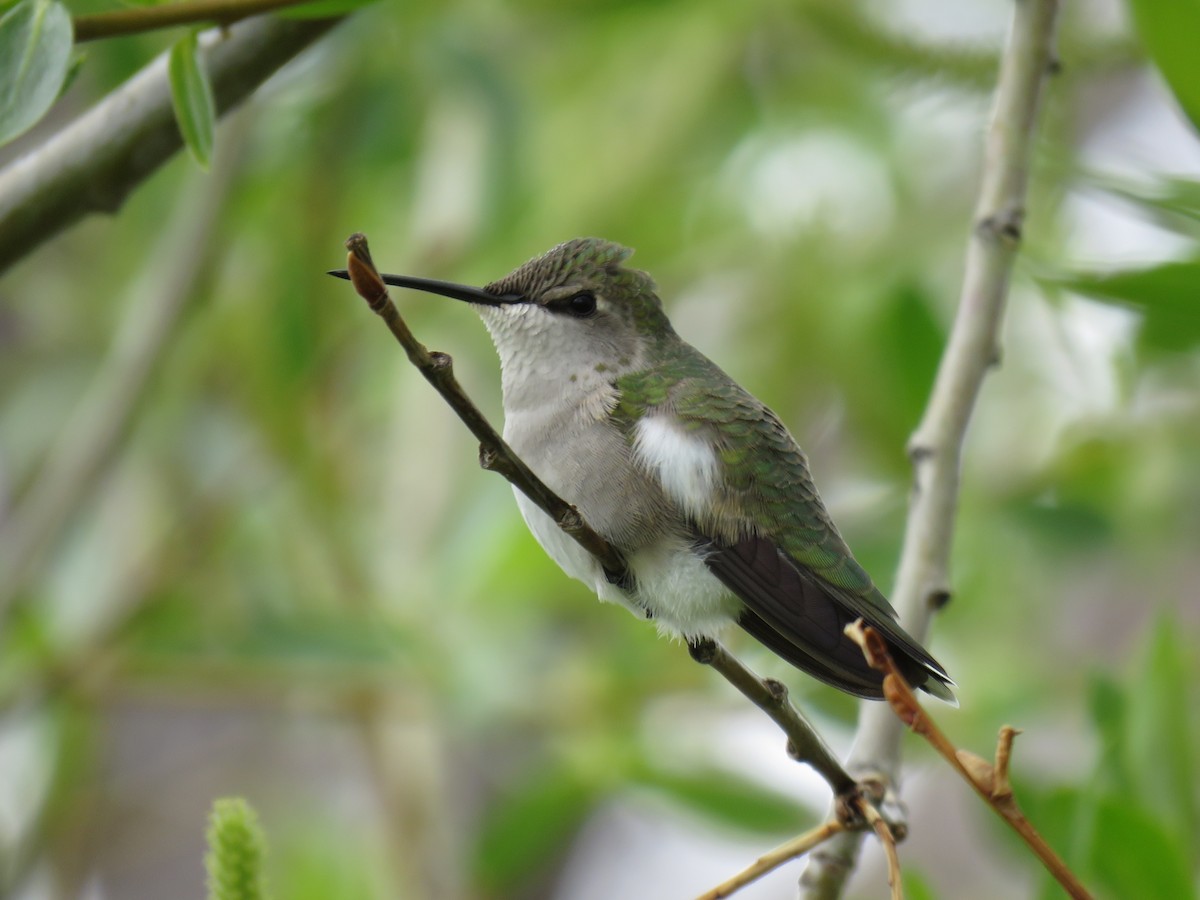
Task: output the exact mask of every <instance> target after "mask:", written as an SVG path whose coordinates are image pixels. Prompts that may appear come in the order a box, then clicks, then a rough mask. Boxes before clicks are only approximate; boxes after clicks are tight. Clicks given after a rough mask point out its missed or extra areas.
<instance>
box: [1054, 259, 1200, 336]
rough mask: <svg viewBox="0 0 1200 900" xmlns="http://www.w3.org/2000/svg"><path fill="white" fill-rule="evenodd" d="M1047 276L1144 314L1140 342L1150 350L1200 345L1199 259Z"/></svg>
mask: <svg viewBox="0 0 1200 900" xmlns="http://www.w3.org/2000/svg"><path fill="white" fill-rule="evenodd" d="M1043 280H1044V281H1045V282H1046V283H1048V284H1051V285H1056V286H1058V287H1061V288H1064V289H1066V290H1068V291H1074V292H1075V293H1077V294H1083V295H1084V296H1087V297H1091V298H1092V299H1095V300H1101V301H1104V302H1107V303H1112V304H1115V305H1118V306H1124V307H1127V308H1129V309H1133V310H1136V311H1137V312H1139V313H1141V315H1142V328H1141V332H1140V334H1139V337H1138V341H1139V344H1140V345H1141V346H1142V348H1143V349H1145V350H1147V351H1151V352H1167V353H1169V352H1180V351H1184V350H1190V349H1192V348H1193V347H1195V346H1197V345H1198V344H1200V260H1187V261H1185V262H1171V263H1164V264H1163V265H1160V266H1154V267H1152V268H1148V269H1130V270H1127V271H1124V272H1112V273H1080V274H1077V275H1071V276H1065V277H1062V278H1047V279H1043Z"/></svg>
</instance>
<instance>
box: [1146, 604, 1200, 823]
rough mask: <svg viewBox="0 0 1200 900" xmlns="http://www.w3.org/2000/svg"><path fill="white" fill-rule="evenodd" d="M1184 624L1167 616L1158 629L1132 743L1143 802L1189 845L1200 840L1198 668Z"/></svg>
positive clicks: (1150, 648) (1148, 659) (1148, 651)
mask: <svg viewBox="0 0 1200 900" xmlns="http://www.w3.org/2000/svg"><path fill="white" fill-rule="evenodd" d="M1179 631H1180V629H1179V626H1178V625H1177V624H1175V623H1173V622H1171V621H1169V620H1167V619H1163V620H1162V621H1160V622H1159V623H1158V624H1157V626H1156V627H1155V629H1154V632H1153V634H1152V636H1151V639H1150V642H1149V646H1148V647H1147V649H1146V655H1145V662H1144V664H1143V668H1142V672H1141V676H1140V678H1139V679H1138V684H1137V688H1136V691H1135V693H1134V696H1135V697H1136V701H1135V702H1133V703H1132V704H1130V711H1129V743H1130V747H1131V750H1132V758H1133V764H1134V770H1135V771H1136V772H1137V773H1138V777H1139V784H1138V794H1139V797H1140V800H1141V802H1142V803H1143V804H1144V805H1145V806H1146V807H1147V808H1149V809H1153V810H1154V811H1155V813H1156V814H1157V815H1158V817H1159V818H1160V819H1161V820H1162V821H1163V822H1164V823H1165V824H1167V825H1168V826H1169V829H1170V831H1171V832H1172V833H1174V834H1177V835H1179V836H1181V837H1182V838H1183V839H1184V841H1185V842H1186V843H1187V845H1188V846H1194V845H1195V841H1196V840H1198V839H1200V798H1198V793H1200V791H1198V786H1197V783H1196V774H1197V773H1196V753H1197V748H1196V746H1195V743H1196V742H1195V739H1194V736H1193V734H1192V723H1193V722H1194V721H1195V710H1196V701H1195V698H1194V696H1189V695H1190V694H1193V689H1192V684H1193V679H1194V677H1195V675H1194V672H1193V671H1191V667H1190V666H1189V665H1188V662H1187V656H1186V652H1185V651H1184V649H1183V647H1182V646H1181V645H1180V639H1179Z"/></svg>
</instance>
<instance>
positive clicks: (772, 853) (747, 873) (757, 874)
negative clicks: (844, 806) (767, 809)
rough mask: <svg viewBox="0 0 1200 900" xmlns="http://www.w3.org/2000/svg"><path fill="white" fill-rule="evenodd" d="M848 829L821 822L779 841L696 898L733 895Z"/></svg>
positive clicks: (717, 899) (716, 899) (714, 899)
mask: <svg viewBox="0 0 1200 900" xmlns="http://www.w3.org/2000/svg"><path fill="white" fill-rule="evenodd" d="M845 830H846V826H845V825H843V824H842V823H841V822H838V821H836V820H834V821H832V822H825V823H824V824H822V825H818V826H817V827H816V828H813V829H812V830H810V831H806V832H804V834H802V835H799V836H798V837H794V838H792V839H791V840H790V841H786V842H785V843H782V844H780V845H779V846H778V847H776V848H775V849H774V850H769V851H767V852H766V853H764V854H763V855H762V856H760V857H759V858H758V859H756V860H755V861H754V862H753V863H751V864H750V865H749V866H747V867H746V868H745V869H743V870H742V871H741V872H738V873H737V874H736V875H734V876H733V877H732V878H730V879H729V880H727V881H722V882H721V883H720V884H718V885H717V886H716V887H715V888H713V889H712V890H711V891H705V892H704V893H703V894H701V895H700V896H699V897H697V898H696V900H721V898H723V897H731V896H733V895H734V894H735V893H737V892H738V891H740V890H741V889H742V888H744V887H745V886H746V885H748V884H753V883H754V882H755V881H758V879H760V878H762V877H763V876H764V875H766V874H768V873H770V872H774V871H775V870H776V869H778V868H779V867H780V866H782V865H784V864H785V863H789V862H791V861H792V860H793V859H799V858H800V857H801V856H803V855H804V854H805V853H808V851H810V850H812V849H813V847H818V846H820V845H821V844H823V843H825V841H827V840H829V839H830V838H831V837H833V836H834V835H835V834H839V833H841V832H843V831H845Z"/></svg>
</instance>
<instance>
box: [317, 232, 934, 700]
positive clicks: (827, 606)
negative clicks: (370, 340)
mask: <svg viewBox="0 0 1200 900" xmlns="http://www.w3.org/2000/svg"><path fill="white" fill-rule="evenodd" d="M631 253H632V251H631V250H629V249H627V248H625V247H622V246H620V245H619V244H615V243H612V242H610V241H606V240H601V239H599V238H578V239H575V240H571V241H567V242H566V243H563V244H559V245H558V246H557V247H554V248H553V249H551V250H549V251H548V252H546V253H545V254H543V255H541V256H538V257H534V258H533V259H531V260H529V261H528V262H526V263H525V264H524V265H522V266H520V267H518V268H517V269H515V270H514V271H513V272H511V273H510V274H508V275H506V276H505V277H503V278H501V279H500V280H498V281H493V282H492V283H491V284H488V285H486V286H485V287H483V288H476V287H470V286H466V285H461V284H453V283H450V282H444V281H435V280H433V279H427V278H417V277H412V276H406V275H384V276H383V280H384V281H385V282H386V283H388V284H390V285H394V286H398V287H404V288H413V289H416V290H420V291H425V292H428V293H433V294H440V295H442V296H446V297H451V298H454V299H457V300H462V301H466V302H467V303H469V304H471V305H472V306H473V307H474V308H475V310H476V311H477V312H478V313H479V315H480V316H481V317H482V319H483V322H484V325H485V326H486V327H487V330H488V332H489V333H490V334H491V337H492V341H493V343H494V344H495V347H496V350H497V352H498V354H499V356H500V372H501V389H502V394H503V404H504V431H503V434H504V439H505V440H506V441H507V442H508V443H509V444H510V445H511V447H512V448H513V450H514V451H515V452H516V453H517V454H518V455H519V456H520V457H521V458H522V459H523V460H524V461H525V462H526V463H527V464H528V465H529V467H530V468H531V469H532V470H533V471H534V472H535V473H537V475H538V476H539V477H540V478H541V479H542V480H543V481H544V482H545V483H546V484H547V486H549V487H550V488H551V489H552V490H553V491H555V493H557V494H558V495H559V496H560V497H562V498H563V499H564V500H565V501H567V502H568V503H570V504H572V505H573V506H575V508H576V509H577V510H578V511H579V513H580V514H581V515H582V516H583V518H584V520H585V521H587V523H588V524H589V525H590V526H591V527H592V528H593V529H595V530H596V531H597V532H599V534H600V535H601V536H603V537H604V538H605V539H606V540H608V541H609V542H610V543H611V544H612V545H613V546H614V547H615V548H616V549H617V550H618V551H619V552H620V553H621V554H622V556H623V558H624V559H625V560H626V562H627V572H626V573H625V574H624V575H623V576H616V575H613V574H612V573H609V572H606V571H605V569H604V568H603V567H602V566H601V564H600V563H599V561H598V560H597V559H596V558H595V557H594V556H592V555H591V554H590V553H589V552H587V551H586V550H584V549H583V548H582V547H581V546H579V545H578V544H577V543H576V542H575V541H574V540H572V539H571V538H570V537H568V536H567V535H566V534H564V533H563V532H562V531H561V530H560V529H559V527H558V526H557V525H556V524H555V523H554V521H553V520H552V519H551V518H550V517H549V516H547V515H546V514H545V513H544V512H543V511H542V510H541V509H539V508H538V507H537V506H536V505H535V504H534V503H533V501H531V500H530V499H529V498H527V497H526V496H525V495H524V494H523V493H521V492H520V491H516V492H515V493H516V500H517V505H518V506H519V508H520V511H521V515H522V516H523V518H524V520H525V523H526V525H527V526H528V527H529V530H530V531H531V532H532V533H533V536H534V537H535V538H536V539H537V541H538V543H539V544H541V546H542V548H543V549H544V550H545V551H546V553H547V554H549V556H550V557H551V558H552V559H553V560H554V561H555V562H556V563H557V564H558V565H559V566H560V567H561V568H562V569H563V571H565V572H566V573H567V574H568V575H570V576H571V577H573V578H576V579H578V580H579V581H582V582H583V583H584V584H586V585H588V586H589V587H591V588H592V589H593V590H594V591H595V592H596V594H597V595H598V596H599V598H600V599H601V600H605V601H611V602H615V603H618V604H620V605H622V606H624V607H626V608H627V609H629V610H630V611H631V612H633V613H634V614H635V615H638V616H641V617H645V618H649V619H652V620H653V621H654V622H655V623H656V624H657V626H658V629H659V631H660V632H661V633H663V634H666V635H669V636H673V637H680V638H683V639H684V640H685V641H688V642H689V643H692V642H695V641H697V640H699V639H703V638H715V637H716V636H717V635H718V634H719V633H720V632H722V631H723V630H724V629H725V628H726V626H728V624H729V623H731V622H733V623H736V624H737V625H738V626H740V627H741V628H742V629H744V630H745V631H746V632H748V633H749V634H750V635H751V636H752V637H754V638H755V639H757V640H758V641H759V642H760V643H762V644H763V645H765V646H766V647H767V648H768V649H770V650H771V651H773V652H774V653H775V654H777V655H778V656H780V657H782V658H783V659H784V660H786V661H787V662H789V663H790V664H792V665H793V666H795V667H796V668H798V669H800V670H802V671H804V672H806V673H808V674H809V675H811V676H813V677H814V678H816V679H818V680H819V681H822V682H825V683H826V684H829V685H832V686H833V687H835V688H838V689H840V690H842V691H845V692H846V693H848V694H851V695H854V696H856V697H864V698H870V699H881V698H882V696H883V693H882V675H881V674H880V673H879V672H877V671H875V670H874V669H872V668H870V667H869V666H868V665H867V663H866V661H865V660H864V658H863V654H862V651H861V649H860V648H859V647H858V645H856V644H855V643H853V642H852V641H851V640H850V638H848V637H847V636H846V635H845V634H844V631H843V629H844V628H845V627H846V625H848V624H849V623H851V622H853V621H855V620H856V619H860V618H861V619H863V620H864V622H865V623H866V624H868V625H870V626H871V627H872V628H874V629H875V630H876V631H877V632H878V633H879V634H880V635H881V636H882V637H883V638H884V639H885V641H886V642H887V644H888V647H889V649H890V651H891V653H892V656H893V658H894V659H895V660H896V662H897V664H898V666H899V668H900V671H901V672H902V673H903V674H904V676H905V677H906V679H907V680H908V681H909V682H910V683H911V684H912V685H914V686H916V687H920V688H922V689H923V690H925V691H927V692H928V693H930V694H932V695H934V696H937V697H940V698H942V699H944V700H947V701H949V702H951V703H954V702H955V699H954V694H953V692H952V691H951V688H952V686H953V682H952V681H951V680H950V678H949V677H948V676H947V674H946V671H945V669H943V668H942V666H941V665H940V664H939V663H938V662H937V661H936V660H935V659H934V658H933V657H932V656H931V655H930V654H929V653H928V652H926V650H925V649H924V648H923V647H922V646H921V645H920V644H919V643H918V642H917V641H916V640H914V639H913V638H912V637H911V636H910V635H909V634H908V633H907V632H906V631H905V630H904V629H903V628H902V627H901V626H900V623H899V622H898V620H897V616H896V612H895V610H894V609H893V608H892V606H891V605H890V604H889V603H888V601H887V599H886V598H885V597H884V595H883V594H882V593H881V592H880V590H879V589H878V588H877V587H876V586H875V584H874V582H873V581H872V580H871V577H870V575H868V574H867V572H866V571H865V570H864V569H863V567H862V566H861V565H859V563H858V562H857V561H856V560H855V558H854V556H853V554H852V553H851V552H850V548H849V547H848V546H847V544H846V542H845V540H843V538H842V536H841V534H840V533H839V531H838V529H837V526H836V525H835V524H834V523H833V520H832V519H831V518H830V515H829V512H828V510H826V508H825V505H824V503H822V501H821V497H820V495H819V494H818V493H817V488H816V486H815V485H814V484H813V480H812V477H811V475H810V474H809V468H808V461H807V458H806V457H805V454H804V452H803V451H802V450H801V449H800V446H799V445H798V444H797V443H796V440H795V439H794V438H793V437H792V435H791V433H790V432H789V431H788V429H787V428H786V427H785V426H784V424H783V422H782V421H781V420H780V419H779V417H778V416H777V415H776V414H775V413H774V412H772V411H771V410H770V409H768V408H767V406H766V405H765V404H763V403H762V402H761V401H759V400H758V399H757V398H755V397H754V396H753V395H752V394H750V393H749V392H748V391H746V390H745V389H744V388H742V387H741V386H740V385H738V384H737V382H735V381H734V380H733V379H732V378H730V377H729V376H728V375H727V374H725V372H723V371H722V370H721V369H720V368H718V367H717V365H716V364H715V363H713V362H712V361H711V360H709V359H708V358H707V357H706V356H704V355H703V354H702V353H700V352H699V351H698V350H696V349H695V348H694V347H692V346H691V345H690V344H688V343H687V342H686V341H684V340H683V339H682V338H681V337H680V336H679V335H678V334H676V332H675V329H674V328H673V327H672V326H671V323H670V321H669V320H668V318H667V315H666V313H665V312H664V311H663V305H662V301H661V300H660V299H659V297H658V294H657V292H656V290H657V289H656V286H655V283H654V281H653V280H652V279H651V278H650V276H649V275H647V274H646V273H644V272H641V271H638V270H636V269H632V268H628V267H626V266H625V265H624V263H625V261H626V260H627V259H628V257H629V256H630V255H631ZM330 274H336V275H342V276H343V277H344V273H342V272H331V273H330Z"/></svg>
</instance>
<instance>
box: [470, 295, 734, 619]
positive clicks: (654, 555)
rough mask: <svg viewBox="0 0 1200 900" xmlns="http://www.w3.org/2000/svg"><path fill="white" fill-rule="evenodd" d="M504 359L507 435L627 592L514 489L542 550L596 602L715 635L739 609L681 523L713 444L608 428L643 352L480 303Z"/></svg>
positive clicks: (705, 481) (708, 476) (705, 475)
mask: <svg viewBox="0 0 1200 900" xmlns="http://www.w3.org/2000/svg"><path fill="white" fill-rule="evenodd" d="M480 313H481V314H482V316H483V319H484V322H485V323H486V325H487V327H488V330H489V331H490V332H491V335H492V339H493V341H494V342H495V344H496V349H497V350H498V351H499V354H500V360H501V383H502V388H503V395H504V439H505V440H506V441H508V442H509V444H511V445H512V448H513V449H514V450H515V451H516V452H517V454H518V455H519V456H520V457H521V458H522V459H524V460H525V462H526V463H528V465H529V467H530V468H532V469H533V471H534V472H536V473H537V474H538V476H539V477H540V478H541V479H542V480H543V481H545V482H546V484H547V485H548V486H549V487H550V488H551V489H552V490H554V491H555V493H557V494H558V495H559V496H560V497H562V498H563V499H564V500H566V501H567V502H568V503H571V504H573V505H574V506H575V507H576V508H577V509H578V510H579V512H580V513H581V514H582V515H583V517H584V519H585V520H586V521H587V522H588V524H589V525H591V526H592V527H593V528H595V529H596V530H597V531H598V532H599V533H600V534H601V535H603V536H604V537H605V538H606V539H607V540H609V541H611V542H612V543H613V544H614V545H615V546H616V547H618V548H619V549H620V550H621V551H622V552H623V553H624V555H625V558H626V560H627V562H628V565H629V568H630V571H631V572H632V573H633V576H634V581H635V589H634V590H633V592H632V593H630V592H626V591H625V590H623V589H621V588H619V587H617V586H616V585H614V584H612V583H610V582H609V580H608V578H607V577H606V575H605V573H604V570H603V568H602V567H601V566H600V564H599V563H598V562H597V561H596V558H595V557H594V556H592V555H591V554H590V553H588V552H587V551H586V550H584V549H583V548H582V547H580V546H579V545H578V544H577V543H575V541H573V540H572V539H571V538H569V537H568V536H567V535H565V534H564V533H563V532H562V530H561V529H560V528H559V527H558V526H557V525H556V524H555V523H554V521H553V520H552V519H551V518H550V517H549V516H547V515H546V514H545V513H543V512H542V511H541V510H540V509H539V508H538V507H537V506H536V504H534V503H533V502H532V501H531V500H529V499H528V498H527V497H526V496H525V495H524V494H522V493H521V492H520V491H515V492H514V493H515V494H516V499H517V505H518V507H519V508H520V510H521V515H522V517H523V518H524V519H525V523H526V524H527V525H528V526H529V530H530V531H531V532H532V533H533V536H534V537H535V538H536V539H537V541H538V543H539V544H541V545H542V548H543V549H544V550H545V551H546V553H547V554H548V555H549V556H550V558H551V559H553V560H554V561H555V562H556V563H558V565H559V566H560V567H561V568H562V569H563V571H565V572H566V573H567V574H568V575H570V576H571V577H573V578H576V579H578V580H580V581H582V582H583V583H584V584H586V585H588V586H589V587H591V588H592V589H593V590H594V591H595V592H596V594H597V595H598V596H599V597H600V599H602V600H607V601H611V602H615V603H620V604H621V605H622V606H625V607H626V608H628V609H629V610H630V611H632V612H633V613H634V614H635V615H639V616H642V617H644V616H646V614H647V613H650V614H651V615H652V617H653V618H654V620H655V622H656V624H657V625H658V628H659V631H660V632H663V633H665V634H670V635H672V636H683V637H696V636H701V635H715V634H716V633H717V632H718V631H719V630H720V629H721V627H722V626H723V625H725V624H727V623H728V622H729V621H730V620H732V619H734V618H736V616H737V614H738V612H739V611H740V609H741V604H740V601H738V600H737V599H736V598H734V596H733V595H732V594H731V593H730V592H729V591H728V589H726V588H725V586H724V585H723V584H721V582H720V581H718V580H717V578H716V577H715V576H714V575H712V574H711V573H710V572H709V570H708V568H707V566H705V564H704V559H703V557H702V556H701V555H699V554H698V552H697V551H696V549H695V547H694V546H693V538H692V535H691V534H690V532H689V530H688V528H687V527H686V523H685V520H684V516H685V514H686V515H700V514H701V510H703V509H704V508H706V506H707V503H708V500H709V498H710V497H711V496H712V493H713V491H714V490H715V488H716V486H717V484H718V482H719V478H720V461H719V460H718V458H717V456H716V454H715V452H714V450H713V448H712V447H711V446H710V445H709V444H708V443H707V442H706V441H704V440H703V439H702V438H701V437H700V436H699V435H696V434H694V433H690V432H688V431H686V430H685V429H683V428H682V427H681V426H679V425H678V424H677V423H675V422H673V421H671V420H669V419H668V418H666V417H662V416H659V417H652V418H647V419H645V420H643V421H641V422H639V423H638V424H637V426H636V427H635V432H634V440H633V442H632V444H631V442H630V441H629V440H628V439H627V437H626V436H625V434H624V433H623V432H622V431H621V430H620V429H619V428H618V427H617V426H616V425H615V424H614V423H613V421H612V418H611V415H612V412H613V410H614V409H615V408H616V405H617V402H618V400H619V393H618V391H617V388H616V387H615V380H616V379H617V378H619V377H620V376H621V375H622V374H625V373H626V372H632V371H637V370H638V369H640V368H642V367H644V365H645V362H644V358H643V356H644V354H643V351H642V349H641V347H640V345H635V346H628V347H615V346H613V345H612V344H610V343H607V342H605V341H604V340H597V339H596V337H597V336H596V335H594V334H589V333H588V332H587V330H586V329H587V325H586V323H580V322H570V323H561V324H562V325H564V326H567V325H569V327H558V326H559V324H560V323H559V322H557V321H556V320H555V319H554V318H552V316H553V314H552V313H547V312H546V311H545V310H543V309H540V308H538V307H537V306H535V305H529V304H522V305H513V306H504V307H481V308H480Z"/></svg>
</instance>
